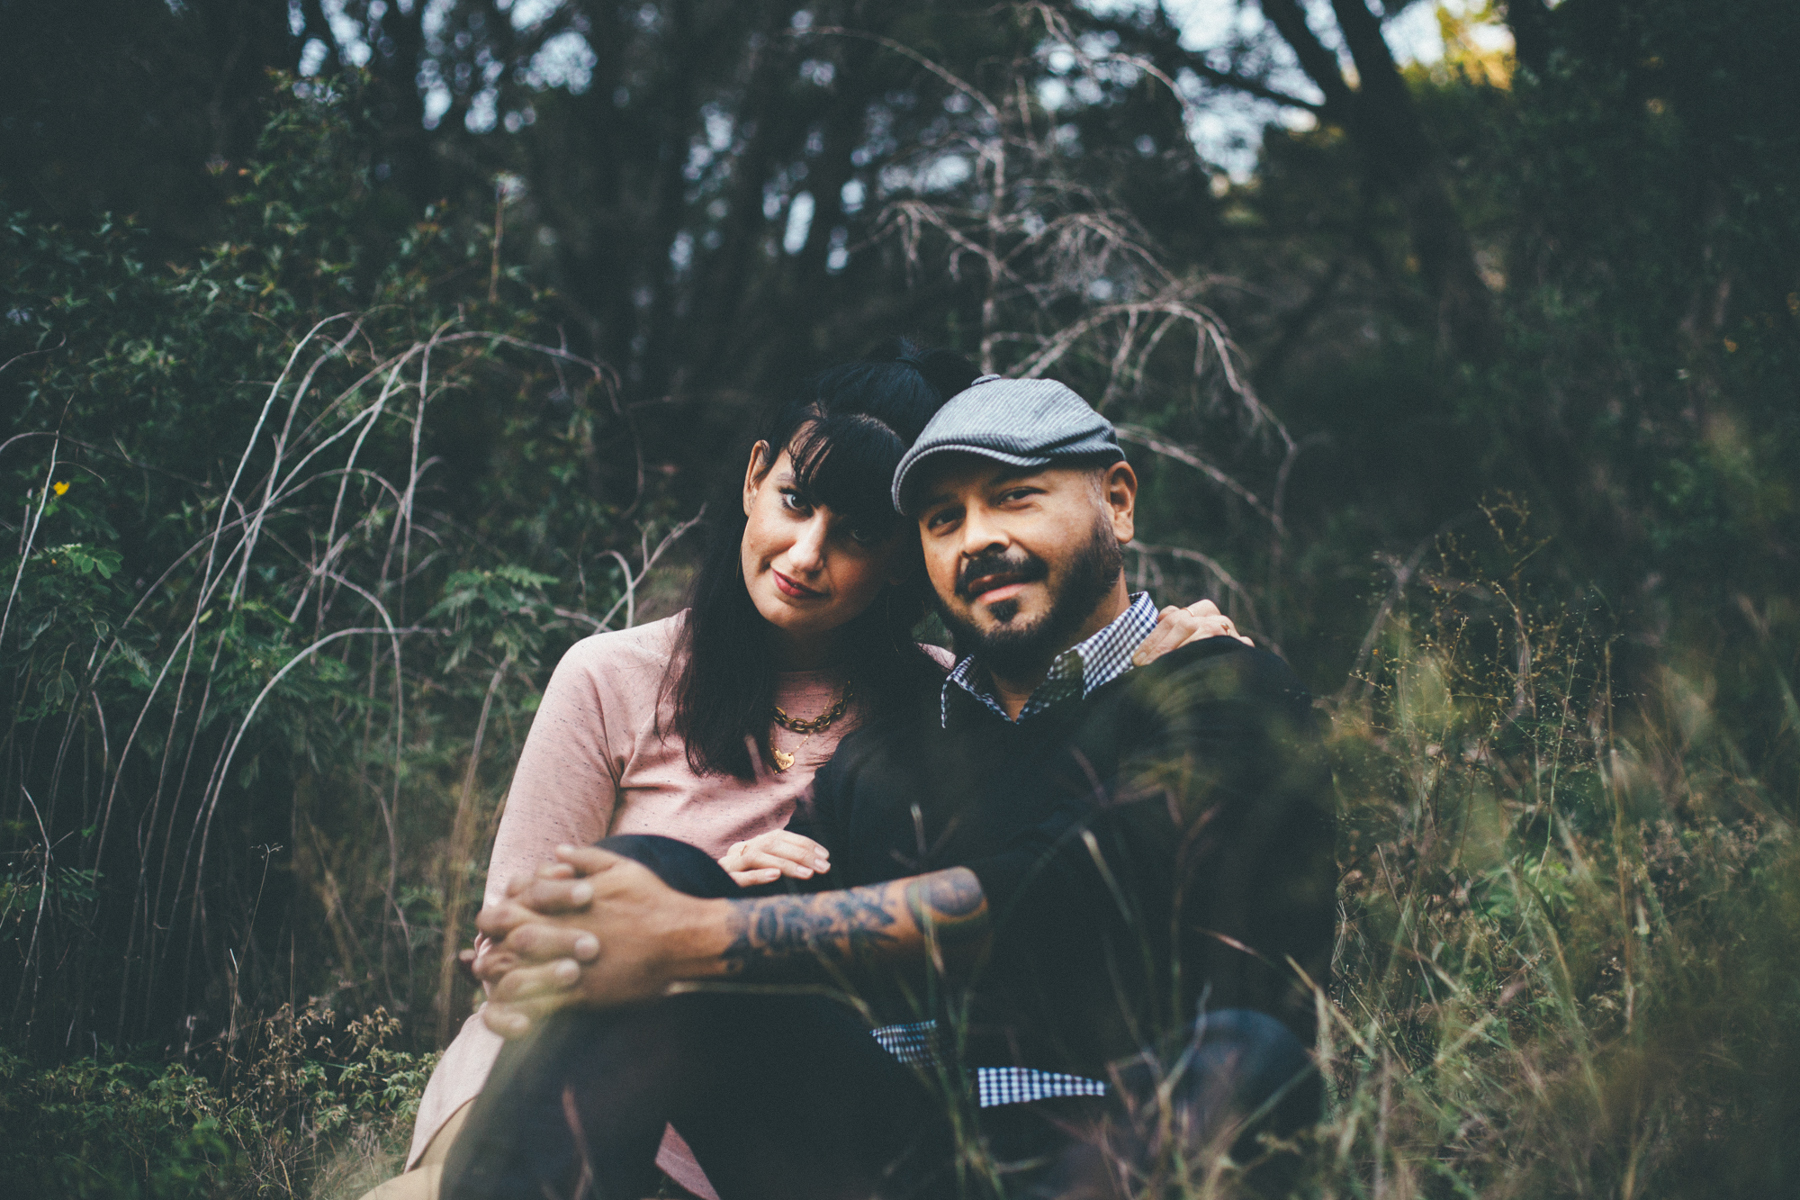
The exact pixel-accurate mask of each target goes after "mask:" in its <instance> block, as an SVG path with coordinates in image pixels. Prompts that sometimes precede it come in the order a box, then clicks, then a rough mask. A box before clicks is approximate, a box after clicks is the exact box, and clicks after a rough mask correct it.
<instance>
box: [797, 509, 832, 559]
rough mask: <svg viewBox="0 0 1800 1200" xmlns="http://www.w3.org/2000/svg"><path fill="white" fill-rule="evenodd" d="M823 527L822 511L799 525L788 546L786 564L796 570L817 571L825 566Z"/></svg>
mask: <svg viewBox="0 0 1800 1200" xmlns="http://www.w3.org/2000/svg"><path fill="white" fill-rule="evenodd" d="M828 532H829V531H828V530H827V529H826V528H825V516H824V514H823V513H814V514H813V515H812V518H811V519H810V520H808V521H807V522H806V523H805V524H803V525H801V526H800V531H799V534H798V535H797V536H796V537H795V538H794V544H793V545H792V546H789V547H788V565H790V566H792V567H793V568H794V570H796V571H819V570H823V569H824V567H825V538H826V534H827V533H828Z"/></svg>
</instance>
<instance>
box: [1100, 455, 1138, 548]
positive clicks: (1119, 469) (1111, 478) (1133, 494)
mask: <svg viewBox="0 0 1800 1200" xmlns="http://www.w3.org/2000/svg"><path fill="white" fill-rule="evenodd" d="M1137 490H1138V479H1137V472H1136V471H1133V470H1132V469H1131V464H1130V463H1128V462H1125V461H1123V460H1121V461H1119V462H1116V463H1114V464H1113V465H1112V466H1110V467H1108V468H1107V469H1106V474H1105V476H1104V477H1103V478H1102V480H1101V491H1102V495H1103V496H1104V498H1105V500H1106V508H1107V512H1108V514H1109V515H1110V516H1111V518H1112V528H1113V535H1114V536H1115V537H1117V538H1118V539H1119V544H1120V545H1121V546H1122V545H1124V544H1125V543H1126V542H1129V541H1130V540H1131V539H1132V538H1134V537H1136V536H1137Z"/></svg>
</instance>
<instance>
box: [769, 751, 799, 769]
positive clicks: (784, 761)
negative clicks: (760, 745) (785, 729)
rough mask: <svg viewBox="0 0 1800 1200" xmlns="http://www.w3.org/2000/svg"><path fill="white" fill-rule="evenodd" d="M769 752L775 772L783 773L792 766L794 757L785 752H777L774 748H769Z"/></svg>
mask: <svg viewBox="0 0 1800 1200" xmlns="http://www.w3.org/2000/svg"><path fill="white" fill-rule="evenodd" d="M769 752H770V753H771V754H772V755H773V756H774V758H775V769H776V770H777V771H785V770H787V769H788V768H789V767H791V766H793V765H794V756H793V755H791V754H789V753H788V752H787V751H786V750H777V749H775V747H773V746H770V747H769Z"/></svg>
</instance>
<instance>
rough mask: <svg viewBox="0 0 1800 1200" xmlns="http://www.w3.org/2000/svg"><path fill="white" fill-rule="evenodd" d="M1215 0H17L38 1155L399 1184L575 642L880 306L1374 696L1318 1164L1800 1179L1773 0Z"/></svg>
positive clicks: (1792, 27) (1339, 735)
mask: <svg viewBox="0 0 1800 1200" xmlns="http://www.w3.org/2000/svg"><path fill="white" fill-rule="evenodd" d="M1201 7H1202V8H1205V9H1206V12H1208V13H1211V18H1209V19H1208V20H1205V21H1198V22H1195V23H1193V24H1190V25H1189V27H1188V34H1187V35H1186V36H1185V37H1184V35H1183V32H1182V26H1181V24H1180V22H1179V21H1177V20H1176V19H1175V16H1172V15H1171V14H1170V13H1166V12H1164V11H1162V10H1160V9H1158V8H1157V7H1156V6H1154V5H1151V4H1133V3H1105V4H1101V3H1090V4H1071V3H1062V2H1046V3H1030V4H1024V3H994V4H971V3H960V2H959V3H950V2H941V0H882V2H881V3H878V4H877V3H865V2H863V0H843V2H838V0H820V2H818V3H814V4H810V5H806V6H801V5H798V4H794V3H784V2H774V0H754V2H751V0H658V2H650V3H630V4H626V3H618V2H616V0H513V2H512V3H511V4H508V3H506V2H505V0H335V2H332V0H290V2H289V3H282V2H280V0H179V2H177V0H166V2H165V0H81V2H67V3H57V4H44V3H34V2H32V0H0V288H3V289H4V295H3V296H0V305H3V309H4V311H3V314H0V480H3V481H4V491H3V494H0V525H3V526H4V539H3V541H4V556H0V590H3V591H4V601H3V607H0V692H3V693H4V696H5V704H6V705H7V706H8V707H9V709H10V712H11V720H10V721H9V722H8V727H7V730H6V733H5V736H4V740H3V741H0V1131H3V1132H0V1172H3V1173H4V1175H5V1177H6V1178H7V1179H8V1180H9V1183H10V1185H11V1186H12V1187H13V1188H15V1189H17V1194H21V1195H26V1194H30V1195H45V1196H48V1195H71V1196H76V1195H79V1196H127V1195H129V1196H186V1195H221V1196H223V1195H250V1194H255V1195H277V1196H290V1195H292V1196H327V1195H330V1196H339V1195H343V1196H352V1195H356V1194H358V1193H359V1192H360V1191H361V1190H362V1189H363V1188H366V1187H367V1186H369V1185H370V1184H371V1183H373V1182H374V1181H375V1180H377V1179H379V1178H380V1177H382V1175H383V1174H384V1173H386V1172H389V1171H391V1170H393V1169H394V1168H395V1166H396V1165H397V1153H398V1150H399V1148H400V1147H401V1146H403V1144H404V1139H405V1137H406V1135H407V1133H408V1131H409V1129H410V1119H411V1113H412V1106H413V1105H414V1104H416V1101H417V1097H418V1092H419V1089H420V1087H421V1086H422V1084H423V1080H424V1079H425V1077H426V1075H427V1074H428V1073H429V1070H430V1066H431V1063H432V1061H433V1058H432V1056H433V1054H434V1053H435V1052H436V1051H437V1050H439V1049H441V1048H442V1047H443V1045H444V1044H445V1043H446V1041H447V1039H448V1037H449V1035H450V1033H451V1032H452V1031H453V1030H454V1028H455V1027H456V1024H457V1022H459V1021H460V1020H461V1019H462V1018H463V1017H464V1016H465V1015H466V1014H467V1012H468V1011H469V1006H470V1003H471V997H472V995H473V990H474V989H473V986H472V985H471V984H470V983H469V982H468V981H467V980H466V979H465V978H464V977H463V976H461V975H460V974H459V973H458V971H457V970H456V967H455V962H454V954H455V951H456V949H457V947H458V946H459V945H460V944H463V943H465V942H466V941H467V940H468V938H469V937H470V935H471V930H472V919H473V914H474V910H475V908H476V906H477V905H478V903H479V896H480V891H481V882H482V870H483V866H484V863H485V861H486V851H487V845H488V841H489V838H490V836H491V833H492V830H493V828H494V822H495V820H496V817H497V810H498V805H499V803H500V801H501V800H502V798H503V795H504V790H505V786H506V781H507V778H508V775H509V773H510V768H511V764H512V762H513V759H514V756H515V754H516V752H517V748H518V746H519V744H520V742H521V740H522V738H523V735H524V733H525V730H526V729H527V727H528V726H529V723H530V720H531V714H532V711H533V708H534V705H535V702H536V697H537V695H538V689H539V688H540V687H541V686H542V684H543V682H544V681H545V679H546V677H547V674H548V672H549V670H550V668H551V667H552V666H553V665H554V663H555V661H556V658H557V656H558V655H559V654H560V653H561V651H562V650H563V649H564V648H565V647H566V646H567V645H568V644H569V643H570V642H572V641H573V640H574V639H576V638H579V637H582V636H585V635H586V634H588V633H591V632H593V631H594V630H596V629H604V628H620V627H623V626H626V625H629V624H632V623H634V622H637V621H641V620H644V619H648V618H652V617H655V616H660V615H663V614H666V613H667V612H669V611H672V609H673V607H674V606H675V605H676V604H677V603H678V598H679V595H680V591H681V587H682V585H683V583H684V580H685V578H686V572H687V571H688V569H689V564H691V562H692V560H693V554H694V551H695V548H696V546H697V541H698V538H699V537H700V536H701V535H700V532H699V531H698V530H696V529H694V528H693V523H694V522H695V520H696V518H700V517H702V515H703V505H704V504H705V502H706V500H707V499H708V497H709V495H710V493H711V491H712V489H713V487H714V486H715V485H716V484H717V483H718V482H719V481H720V480H722V479H725V480H728V479H730V478H731V477H733V476H735V475H736V473H737V472H740V471H741V470H742V466H741V463H742V457H741V456H742V452H743V446H742V434H743V432H744V430H745V428H746V426H747V423H748V421H749V419H750V417H751V414H752V413H753V412H754V410H755V407H756V406H757V405H758V404H759V403H760V402H762V401H763V400H764V399H766V398H767V397H769V396H771V395H773V394H776V393H777V392H778V391H779V390H780V389H781V388H783V387H784V386H786V385H788V384H790V383H792V382H793V381H795V380H796V379H798V378H801V377H803V376H804V375H805V374H807V373H808V372H810V371H812V370H815V369H817V368H819V367H821V366H824V365H826V364H828V363H831V362H834V361H839V360H842V359H844V358H847V357H853V356H856V355H858V354H860V353H862V352H863V351H864V350H866V349H867V348H869V347H870V346H872V345H874V344H875V343H876V342H878V341H879V340H881V339H882V338H884V337H886V336H889V335H891V334H895V333H907V334H911V335H914V336H915V337H917V338H919V339H920V340H922V341H924V342H927V343H931V344H941V345H949V346H952V347H955V348H956V349H958V350H960V351H962V352H964V353H965V354H967V355H969V356H970V357H971V358H973V359H976V360H977V361H979V362H980V363H981V364H982V365H983V366H984V367H988V368H992V369H995V370H1001V371H1007V372H1011V373H1015V374H1046V375H1050V376H1053V377H1056V378H1061V379H1063V380H1065V381H1067V382H1069V383H1071V384H1073V385H1074V386H1076V387H1077V388H1079V389H1081V390H1082V391H1083V392H1084V394H1086V395H1088V396H1090V397H1092V398H1093V399H1095V400H1096V401H1097V402H1099V403H1101V404H1102V406H1103V407H1104V408H1105V410H1106V411H1107V412H1108V414H1109V415H1110V416H1111V417H1112V418H1113V419H1114V420H1115V421H1116V422H1118V423H1119V425H1120V426H1121V431H1122V433H1123V434H1124V436H1125V437H1126V438H1127V440H1128V442H1129V443H1130V448H1131V452H1132V455H1133V458H1134V461H1135V462H1137V463H1138V465H1139V466H1140V469H1141V471H1142V473H1143V475H1144V478H1145V484H1146V487H1145V491H1144V495H1143V499H1142V508H1141V513H1140V518H1141V531H1142V533H1143V543H1142V544H1141V547H1140V552H1139V553H1137V554H1135V555H1133V556H1130V557H1129V558H1128V560H1127V561H1128V566H1129V569H1130V570H1132V571H1133V572H1134V575H1135V576H1136V577H1137V578H1138V579H1140V580H1141V581H1142V582H1143V583H1144V584H1145V585H1146V586H1150V587H1152V588H1153V589H1154V590H1155V591H1156V592H1157V594H1158V596H1159V598H1160V599H1162V600H1164V601H1182V602H1185V601H1189V600H1192V599H1195V598H1198V597H1200V596H1203V595H1205V596H1212V597H1214V598H1216V599H1217V600H1218V602H1219V603H1220V604H1221V605H1222V606H1223V607H1224V608H1225V609H1226V610H1227V611H1228V612H1230V613H1231V614H1232V615H1234V616H1235V617H1236V618H1237V620H1238V623H1239V624H1240V625H1241V626H1243V627H1244V628H1245V629H1247V630H1248V631H1250V632H1252V633H1254V634H1255V635H1256V636H1257V637H1259V638H1260V639H1262V640H1263V641H1264V643H1265V644H1269V645H1272V646H1274V647H1276V648H1278V649H1279V650H1280V651H1281V652H1282V653H1284V654H1285V655H1286V656H1287V657H1288V659H1289V660H1290V661H1291V662H1292V663H1293V664H1294V666H1295V668H1296V669H1297V670H1298V671H1299V672H1300V674H1301V676H1302V677H1303V678H1304V679H1306V680H1308V681H1309V683H1310V685H1311V686H1312V687H1313V689H1314V691H1315V692H1316V693H1317V695H1318V696H1319V697H1320V701H1321V704H1322V705H1323V706H1324V708H1325V709H1326V711H1327V713H1328V715H1329V717H1330V722H1331V729H1332V737H1333V746H1334V751H1335V754H1336V764H1337V770H1336V773H1337V782H1338V788H1339V796H1340V802H1341V806H1342V813H1343V816H1344V820H1343V825H1342V828H1343V843H1342V846H1341V851H1340V860H1341V864H1342V870H1343V886H1342V904H1343V907H1342V914H1343V916H1342V929H1341V938H1340V953H1339V956H1338V964H1337V977H1336V979H1335V980H1332V981H1319V982H1320V984H1321V985H1322V986H1321V988H1320V992H1319V1003H1320V1005H1321V1012H1322V1015H1323V1020H1322V1022H1321V1029H1322V1031H1323V1032H1322V1035H1321V1045H1320V1053H1321V1055H1322V1056H1323V1058H1324V1061H1325V1062H1326V1065H1327V1069H1328V1072H1329V1075H1330V1081H1331V1088H1330V1093H1331V1099H1330V1111H1329V1115H1328V1118H1327V1120H1326V1122H1325V1123H1324V1125H1323V1126H1322V1127H1321V1128H1320V1130H1319V1131H1318V1132H1317V1134H1316V1135H1315V1136H1309V1137H1308V1138H1307V1139H1306V1140H1305V1142H1304V1143H1303V1144H1301V1145H1299V1146H1298V1147H1295V1148H1293V1149H1292V1151H1290V1152H1291V1153H1297V1154H1298V1155H1299V1156H1300V1158H1301V1161H1302V1162H1303V1163H1304V1168H1305V1169H1304V1171H1303V1172H1302V1174H1301V1177H1300V1183H1299V1185H1298V1186H1299V1187H1300V1190H1301V1192H1302V1193H1303V1194H1307V1195H1322V1196H1326V1195H1328V1196H1346V1197H1348V1196H1356V1197H1380V1198H1383V1200H1386V1198H1389V1197H1405V1196H1414V1195H1419V1196H1433V1197H1436V1196H1442V1197H1453V1196H1454V1197H1514V1196H1517V1197H1533V1198H1535V1197H1563V1196H1567V1197H1600V1196H1606V1197H1612V1196H1618V1197H1622V1198H1628V1197H1634V1196H1745V1195H1758V1196H1765V1195H1766V1196H1774V1195H1792V1194H1800V1143H1797V1142H1796V1140H1795V1138H1794V1135H1793V1131H1794V1130H1795V1129H1796V1128H1800V968H1796V965H1795V964H1796V963H1797V962H1800V845H1797V844H1796V840H1795V837H1794V822H1795V820H1796V819H1797V818H1800V753H1797V751H1800V706H1797V704H1796V699H1795V695H1794V692H1793V690H1792V689H1793V682H1794V680H1795V678H1796V674H1797V668H1800V662H1797V659H1796V655H1797V651H1800V608H1797V600H1796V598H1797V596H1800V588H1797V584H1800V559H1797V555H1800V492H1797V488H1800V468H1797V467H1796V465H1795V464H1796V462H1800V403H1797V400H1800V397H1797V396H1796V391H1797V388H1800V89H1796V88H1795V87H1794V86H1793V63H1792V55H1793V48H1794V47H1795V46H1796V45H1800V8H1796V7H1795V6H1793V5H1792V4H1791V3H1788V2H1787V0H1738V2H1736V3H1733V4H1728V5H1718V4H1709V3H1700V2H1699V0H1630V2H1627V0H1562V2H1561V3H1557V4H1548V3H1545V2H1543V0H1510V2H1507V3H1503V4H1492V5H1489V6H1486V7H1482V6H1478V5H1476V4H1474V3H1472V2H1464V3H1455V4H1445V5H1440V6H1438V7H1436V8H1435V10H1433V9H1432V8H1431V6H1430V5H1429V3H1427V2H1425V0H1421V2H1420V3H1412V4H1409V3H1406V2H1405V0H1395V2H1393V3H1388V4H1387V5H1386V7H1385V8H1383V7H1381V4H1380V2H1379V0H1368V2H1365V0H1332V2H1331V3H1329V4H1328V3H1325V2H1323V0H1317V2H1304V0H1262V2H1261V3H1250V2H1248V0H1244V2H1242V3H1234V2H1233V0H1218V2H1217V3H1215V4H1213V5H1212V6H1210V8H1207V7H1206V6H1201ZM1182 11H1184V12H1185V11H1186V10H1185V9H1183V10H1182ZM1177 15H1179V14H1177ZM1433 16H1435V19H1436V22H1437V27H1438V31H1439V34H1440V35H1441V41H1442V44H1443V52H1442V53H1441V55H1440V54H1436V53H1435V52H1434V53H1433V54H1431V55H1427V56H1424V61H1415V60H1414V58H1413V57H1409V55H1408V54H1407V53H1405V52H1403V51H1404V45H1405V44H1410V43H1404V44H1403V40H1402V39H1401V38H1400V37H1399V36H1398V34H1397V31H1398V30H1399V29H1400V28H1401V23H1402V22H1410V23H1411V24H1410V25H1408V26H1407V28H1410V29H1413V30H1415V31H1416V30H1417V29H1418V28H1420V20H1421V18H1424V19H1425V22H1426V25H1429V24H1430V19H1431V18H1432V17H1433ZM1201 26H1204V31H1203V32H1204V36H1200V35H1197V34H1195V33H1194V32H1193V31H1194V29H1196V28H1200V27H1201ZM1784 79H1785V80H1786V81H1787V82H1785V83H1784V82H1783V80H1784ZM1220 129H1225V130H1227V132H1229V131H1230V130H1232V129H1236V130H1239V131H1240V132H1243V131H1247V132H1248V134H1249V136H1247V137H1244V138H1241V139H1239V140H1238V141H1237V142H1236V143H1235V144H1233V142H1232V141H1231V139H1230V138H1229V137H1228V136H1221V135H1219V134H1218V130H1220ZM1208 131H1211V133H1210V134H1209V133H1208ZM1195 135H1200V136H1199V138H1198V142H1196V137H1195ZM1197 144H1198V145H1199V146H1201V147H1202V149H1200V150H1197V149H1196V145H1197ZM1214 160H1217V161H1214ZM1157 1169H1158V1170H1159V1171H1160V1172H1162V1173H1163V1174H1164V1176H1165V1178H1163V1179H1161V1180H1158V1181H1156V1185H1157V1186H1161V1185H1162V1184H1163V1183H1167V1184H1170V1185H1172V1186H1174V1187H1175V1188H1176V1189H1177V1191H1180V1192H1185V1193H1187V1194H1193V1195H1200V1194H1207V1193H1209V1192H1211V1191H1214V1190H1217V1189H1219V1188H1228V1187H1230V1186H1231V1185H1232V1183H1233V1177H1232V1176H1231V1174H1230V1173H1229V1172H1227V1173H1226V1174H1225V1175H1223V1176H1220V1175H1219V1174H1218V1172H1217V1170H1216V1169H1215V1168H1214V1167H1212V1166H1210V1165H1208V1164H1183V1163H1162V1164H1159V1165H1158V1168H1157ZM1146 1186H1147V1187H1149V1186H1150V1185H1149V1184H1146Z"/></svg>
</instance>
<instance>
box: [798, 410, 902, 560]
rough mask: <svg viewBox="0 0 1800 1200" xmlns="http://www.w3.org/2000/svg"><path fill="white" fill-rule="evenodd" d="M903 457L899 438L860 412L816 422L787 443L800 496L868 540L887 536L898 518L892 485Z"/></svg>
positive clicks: (877, 421)
mask: <svg viewBox="0 0 1800 1200" xmlns="http://www.w3.org/2000/svg"><path fill="white" fill-rule="evenodd" d="M905 453H906V444H905V443H904V442H902V441H901V440H900V435H899V434H897V433H895V432H894V431H893V430H892V429H890V428H889V427H888V426H887V425H886V424H885V423H884V422H882V421H880V420H878V419H876V418H874V417H871V416H867V415H864V414H861V413H855V414H846V415H842V416H832V417H826V418H825V419H823V420H820V421H814V422H812V423H811V424H809V425H807V426H806V427H805V428H804V429H802V430H800V432H799V433H797V434H795V435H794V440H793V441H792V442H791V443H790V444H789V445H788V457H789V459H790V460H791V461H792V462H793V464H794V481H795V484H796V485H797V486H798V487H799V488H800V490H801V492H802V493H804V494H805V495H806V496H807V497H808V498H809V499H811V500H812V501H813V502H814V503H815V504H822V505H824V506H825V507H826V508H829V509H831V510H832V511H833V512H836V513H841V514H843V515H844V516H845V517H848V518H849V519H850V520H851V521H853V522H855V524H856V525H857V527H858V528H860V529H862V530H863V531H864V533H865V534H867V535H869V536H872V537H885V536H886V535H887V534H888V533H889V531H891V530H892V528H893V527H894V525H895V524H896V523H897V522H898V521H899V519H900V514H898V513H896V512H895V511H894V501H893V494H892V484H893V479H894V468H895V467H897V466H899V465H900V459H901V457H902V456H903V455H904V454H905Z"/></svg>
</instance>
